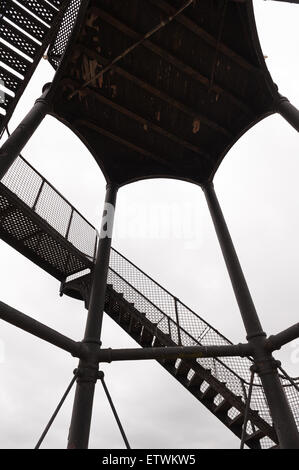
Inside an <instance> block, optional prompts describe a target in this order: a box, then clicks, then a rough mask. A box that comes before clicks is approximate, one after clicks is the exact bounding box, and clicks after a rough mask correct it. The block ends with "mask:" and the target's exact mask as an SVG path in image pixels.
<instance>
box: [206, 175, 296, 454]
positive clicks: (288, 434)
mask: <svg viewBox="0 0 299 470" xmlns="http://www.w3.org/2000/svg"><path fill="white" fill-rule="evenodd" d="M203 191H204V193H205V196H206V200H207V203H208V206H209V209H210V213H211V216H212V220H213V223H214V226H215V230H216V233H217V237H218V240H219V244H220V247H221V250H222V253H223V257H224V260H225V263H226V267H227V270H228V273H229V276H230V279H231V283H232V286H233V289H234V293H235V296H236V300H237V302H238V305H239V309H240V312H241V315H242V319H243V323H244V326H245V329H246V332H247V340H248V342H249V344H251V345H252V347H253V351H254V354H253V358H254V363H255V369H256V372H257V373H258V374H259V376H260V378H261V381H262V385H263V388H264V391H265V395H266V397H267V401H268V405H269V409H270V412H271V415H272V419H273V424H274V428H275V431H276V433H277V436H278V440H279V446H280V448H281V449H298V448H299V433H298V430H297V426H296V422H295V420H294V416H293V414H292V411H291V409H290V406H289V403H288V400H287V397H286V395H285V392H284V390H283V387H282V384H281V382H280V378H279V375H278V370H277V367H278V362H277V361H275V359H274V358H273V356H272V354H271V352H270V351H269V350H268V348H267V346H266V334H265V333H264V331H263V329H262V326H261V323H260V320H259V317H258V314H257V311H256V309H255V306H254V303H253V300H252V297H251V294H250V292H249V289H248V286H247V282H246V279H245V277H244V274H243V271H242V268H241V265H240V262H239V259H238V256H237V253H236V251H235V248H234V245H233V242H232V239H231V236H230V233H229V230H228V227H227V225H226V222H225V219H224V216H223V213H222V211H221V207H220V205H219V202H218V199H217V196H216V193H215V190H214V186H213V183H208V184H206V185H205V186H203Z"/></svg>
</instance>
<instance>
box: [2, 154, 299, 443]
mask: <svg viewBox="0 0 299 470" xmlns="http://www.w3.org/2000/svg"><path fill="white" fill-rule="evenodd" d="M1 183H2V184H4V185H5V186H6V187H7V188H8V189H9V190H10V191H11V192H12V193H14V194H15V195H16V196H17V197H18V198H19V199H20V200H22V201H23V203H24V204H26V205H27V206H29V207H30V208H31V209H32V210H33V211H35V212H36V213H37V214H38V215H39V216H40V217H42V218H43V219H44V220H45V221H47V222H48V224H49V225H50V226H51V227H52V228H53V229H55V230H56V231H57V232H58V233H60V234H61V235H62V236H63V237H65V238H67V240H68V242H69V243H70V244H72V245H73V246H74V247H76V248H77V249H78V250H80V251H81V253H83V254H84V255H85V256H87V257H88V258H89V259H91V260H93V259H94V256H95V253H96V245H97V240H98V235H97V231H96V229H95V228H94V227H93V226H92V225H91V224H89V222H88V221H86V219H85V218H84V217H83V216H82V215H81V214H80V213H79V212H78V211H77V210H76V209H75V208H74V207H73V206H72V205H71V204H70V203H69V202H68V201H66V199H65V198H64V197H63V196H61V195H60V194H59V193H58V191H56V190H55V189H54V187H53V186H52V185H51V184H50V183H49V182H48V181H47V180H45V178H43V177H42V176H41V175H40V174H39V173H38V172H37V171H36V170H35V169H34V168H33V167H32V166H31V165H30V164H29V163H28V162H27V161H26V160H25V159H23V158H22V157H19V158H18V159H17V160H16V161H15V162H14V164H13V165H12V166H11V167H10V169H9V170H8V172H7V173H6V175H5V176H4V177H3V178H2V180H1ZM44 235H45V236H46V235H47V234H46V233H45V234H44ZM52 242H53V241H52ZM39 243H40V251H42V250H43V243H46V244H49V243H50V241H49V240H48V239H47V240H46V239H42V240H41V241H40V242H39ZM59 249H60V250H61V248H59ZM46 251H47V250H46ZM47 253H48V251H47ZM47 253H46V252H45V256H48V254H47ZM55 259H56V258H55ZM50 261H51V260H50ZM60 261H61V264H62V266H61V269H63V266H64V265H65V264H66V263H71V262H72V259H71V257H70V255H69V253H68V252H66V251H65V252H63V253H61V255H60ZM82 269H84V267H83V266H82ZM73 271H74V270H73ZM88 272H89V271H88ZM85 273H86V270H85V271H81V272H80V275H83V274H85ZM74 276H75V277H77V274H76V275H74ZM108 283H109V284H112V286H113V289H114V290H115V291H116V292H118V293H121V294H122V295H123V296H124V298H125V299H126V300H127V301H128V302H130V303H133V304H134V306H135V308H136V309H137V310H138V311H139V312H140V313H141V314H144V315H145V318H146V319H148V320H149V321H150V322H151V323H152V324H153V325H154V326H155V328H156V331H157V332H158V331H160V332H163V333H164V334H165V335H169V338H170V339H171V341H172V342H173V343H175V344H177V345H180V344H181V345H183V346H192V345H196V344H200V345H225V344H231V342H230V341H229V340H228V339H227V338H225V337H224V336H223V335H222V334H220V333H219V332H218V331H217V330H216V329H215V328H213V327H212V326H211V325H209V324H208V323H207V322H206V321H205V320H204V319H203V318H201V317H200V316H198V315H197V314H196V313H195V312H193V311H192V310H191V309H189V308H188V307H187V306H186V305H185V304H183V303H182V302H180V301H179V300H178V299H177V298H176V297H174V296H173V295H172V294H170V293H169V292H168V291H166V290H165V289H164V288H163V287H162V286H161V285H160V284H158V283H157V282H156V281H154V280H153V279H152V278H150V277H149V276H147V275H146V274H145V273H144V272H143V271H142V270H140V269H139V268H138V267H137V266H135V265H134V264H132V263H131V262H130V261H129V260H128V259H126V258H125V257H123V256H122V255H121V254H120V253H119V252H117V251H116V250H114V249H112V250H111V257H110V269H109V276H108ZM197 362H198V363H199V364H200V365H201V366H202V367H203V368H205V369H208V370H209V371H211V374H212V375H213V376H214V377H215V378H217V379H218V380H219V381H220V382H223V383H225V385H226V387H227V388H228V389H229V390H230V391H231V392H232V393H233V394H234V395H235V396H239V397H240V398H241V400H242V401H243V402H244V403H245V402H246V399H247V396H248V389H249V382H250V376H251V372H250V366H251V365H252V361H251V360H250V358H240V357H226V358H221V359H220V358H199V359H197ZM281 381H282V384H283V386H284V388H285V391H286V394H287V397H288V400H289V403H290V406H291V408H292V410H293V413H294V416H295V419H296V422H297V425H298V427H299V412H298V401H299V392H298V391H297V390H296V388H295V387H294V386H293V385H292V384H291V383H290V381H289V380H288V379H287V378H284V377H282V378H281ZM297 382H298V381H297ZM251 409H252V410H258V412H259V415H260V417H261V418H263V419H264V420H265V421H266V422H267V423H269V424H270V425H272V418H271V415H270V412H269V408H268V406H267V401H266V397H265V394H264V390H263V387H262V385H261V381H260V379H259V377H257V376H256V377H255V381H254V386H253V391H252V399H251ZM250 429H251V431H254V426H253V425H251V424H250V423H249V425H248V430H250ZM261 444H262V446H263V447H271V446H272V445H273V442H272V441H271V439H270V438H263V439H262V440H261Z"/></svg>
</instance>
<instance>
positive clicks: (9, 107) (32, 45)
mask: <svg viewBox="0 0 299 470" xmlns="http://www.w3.org/2000/svg"><path fill="white" fill-rule="evenodd" d="M66 5H67V0H1V1H0V59H1V63H0V135H1V134H2V132H3V130H4V128H5V126H6V125H7V123H8V121H9V119H10V117H11V116H12V113H13V111H14V109H15V107H16V105H17V103H18V100H19V98H20V97H21V95H22V93H23V91H24V89H25V87H26V86H27V83H28V82H29V80H30V78H31V76H32V74H33V72H34V71H35V69H36V67H37V64H38V62H39V61H40V59H41V57H42V55H43V53H44V51H45V49H46V47H47V46H48V45H49V43H50V42H51V40H52V37H53V36H54V35H55V33H56V30H57V27H58V25H59V24H60V22H61V19H62V14H63V12H64V9H65V7H66Z"/></svg>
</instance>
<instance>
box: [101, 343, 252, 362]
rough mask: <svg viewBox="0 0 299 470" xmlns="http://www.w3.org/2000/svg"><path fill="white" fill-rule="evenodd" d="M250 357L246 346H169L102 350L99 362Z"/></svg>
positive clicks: (249, 349)
mask: <svg viewBox="0 0 299 470" xmlns="http://www.w3.org/2000/svg"><path fill="white" fill-rule="evenodd" d="M250 355H251V347H250V346H249V345H248V344H236V345H234V344H228V345H224V346H186V347H185V346H178V347H176V346H174V347H173V346H170V347H159V348H155V347H152V348H142V349H140V348H137V349H110V348H108V349H102V350H101V351H99V354H98V358H99V361H100V362H109V363H110V362H113V361H131V360H148V359H158V360H159V359H177V358H181V359H192V358H193V359H196V358H199V357H231V356H239V357H245V356H250Z"/></svg>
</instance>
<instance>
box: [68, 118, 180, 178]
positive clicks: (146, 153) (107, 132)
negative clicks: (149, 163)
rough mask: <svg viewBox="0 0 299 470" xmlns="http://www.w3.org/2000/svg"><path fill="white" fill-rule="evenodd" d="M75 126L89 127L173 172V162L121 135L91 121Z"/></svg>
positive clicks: (80, 122)
mask: <svg viewBox="0 0 299 470" xmlns="http://www.w3.org/2000/svg"><path fill="white" fill-rule="evenodd" d="M74 125H75V126H78V125H79V126H80V125H83V126H85V127H88V128H89V129H93V130H94V131H96V132H98V133H99V134H101V135H103V136H104V137H107V138H108V139H110V140H113V141H114V142H116V143H117V144H119V145H122V146H123V147H127V148H129V149H130V150H132V151H133V152H136V153H139V154H140V155H143V156H144V157H147V158H151V159H152V160H155V161H158V162H159V163H161V164H162V165H164V166H166V167H169V168H170V169H171V170H173V165H172V164H171V162H168V161H167V160H166V159H165V158H163V157H161V156H159V155H157V154H155V153H153V152H150V151H149V150H147V149H144V148H142V147H140V146H139V145H136V144H134V143H133V142H129V141H128V140H126V139H124V138H122V137H120V136H119V135H116V134H114V133H113V132H111V131H110V130H107V129H104V128H103V127H101V126H99V125H98V124H94V123H92V122H89V121H85V120H84V119H78V120H77V121H75V122H74Z"/></svg>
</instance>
